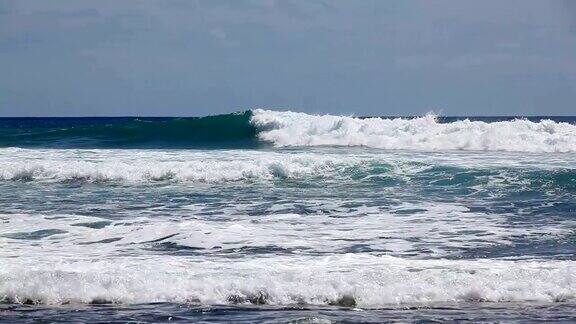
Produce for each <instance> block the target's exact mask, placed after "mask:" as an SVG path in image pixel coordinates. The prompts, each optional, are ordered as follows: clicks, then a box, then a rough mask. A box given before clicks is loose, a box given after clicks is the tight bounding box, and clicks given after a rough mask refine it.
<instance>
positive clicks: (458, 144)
mask: <svg viewBox="0 0 576 324" xmlns="http://www.w3.org/2000/svg"><path fill="white" fill-rule="evenodd" d="M251 122H252V124H253V125H255V126H256V128H257V129H258V130H259V133H258V138H260V139H261V140H264V141H269V142H272V143H274V144H275V145H276V146H364V147H372V148H380V149H393V150H419V151H445V150H466V151H508V152H576V125H573V124H570V123H566V122H555V121H552V120H541V121H539V122H533V121H529V120H525V119H515V120H508V121H497V122H484V121H470V120H469V119H464V120H456V121H452V122H447V123H442V122H439V120H438V118H437V117H436V116H435V115H431V114H429V115H426V116H424V117H419V118H413V119H406V118H395V119H385V118H353V117H343V116H332V115H324V116H314V115H308V114H304V113H295V112H289V111H288V112H277V111H268V110H255V111H254V116H253V117H252V119H251Z"/></svg>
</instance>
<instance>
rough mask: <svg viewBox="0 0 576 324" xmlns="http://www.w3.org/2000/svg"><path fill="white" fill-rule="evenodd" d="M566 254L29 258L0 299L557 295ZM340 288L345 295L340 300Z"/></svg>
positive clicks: (367, 304) (570, 279) (569, 266)
mask: <svg viewBox="0 0 576 324" xmlns="http://www.w3.org/2000/svg"><path fill="white" fill-rule="evenodd" d="M575 296H576V263H575V262H572V261H547V262H528V261H494V260H469V261H449V260H406V259H400V258H395V257H390V256H371V255H365V254H346V255H334V256H329V257H322V258H319V257H315V258H314V257H302V256H298V257H280V256H276V257H273V258H262V259H251V260H246V259H229V260H219V261H210V260H206V259H205V260H202V261H199V260H194V259H191V260H189V261H184V260H182V259H177V258H168V257H166V258H163V259H160V260H152V259H149V260H139V259H131V260H130V261H129V260H128V259H125V260H122V261H120V260H117V261H97V262H71V263H68V262H54V263H47V262H32V261H31V262H29V263H26V262H25V263H23V262H21V260H14V261H11V262H9V263H7V264H4V265H3V266H2V268H1V269H0V298H3V299H4V300H9V301H13V302H14V301H15V302H30V301H32V302H40V303H48V304H60V303H66V302H73V303H74V302H75V303H89V302H95V301H103V300H106V301H112V302H121V303H147V302H181V303H187V302H193V303H200V304H206V305H214V304H230V303H232V302H236V303H237V302H240V303H249V302H252V303H267V304H272V305H290V304H296V303H308V304H320V305H321V304H328V303H338V302H340V303H342V304H348V306H351V304H352V303H351V302H350V301H351V299H353V300H354V301H355V303H356V306H357V307H361V308H378V307H382V306H386V305H390V304H402V303H419V304H426V303H433V302H454V301H468V302H477V301H493V302H505V301H544V302H553V301H564V300H570V299H574V298H575ZM343 297H348V300H346V299H343Z"/></svg>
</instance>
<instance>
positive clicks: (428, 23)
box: [0, 0, 576, 116]
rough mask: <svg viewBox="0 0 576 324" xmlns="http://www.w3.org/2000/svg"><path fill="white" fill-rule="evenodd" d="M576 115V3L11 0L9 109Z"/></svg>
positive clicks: (1, 20) (5, 98) (2, 83)
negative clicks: (251, 110)
mask: <svg viewBox="0 0 576 324" xmlns="http://www.w3.org/2000/svg"><path fill="white" fill-rule="evenodd" d="M253 107H266V108H281V109H292V110H298V111H306V112H322V113H327V112H331V113H339V114H356V115H412V114H423V113H425V112H427V111H430V110H435V111H441V112H442V113H443V114H444V115H495V114H497V115H502V114H505V115H576V1H572V0H566V1H562V0H557V1H546V0H505V1H503V0H495V1H487V0H481V1H478V0H474V1H463V0H454V1H448V0H446V1H444V0H443V1H439V0H422V1H414V0H413V1H388V0H386V1H384V0H382V1H370V0H358V1H352V0H349V1H328V0H325V1H324V0H319V1H293V0H276V1H274V0H266V1H264V0H263V1H251V0H245V1H242V0H229V1H226V0H211V1H188V0H186V1H185V0H174V1H171V0H163V1H147V0H140V1H122V0H90V1H82V0H68V1H63V0H50V1H46V0H34V1H29V0H13V1H8V0H0V115H2V116H79V115H84V116H86V115H88V116H94V115H150V116H157V115H190V116H195V115H206V114H213V113H223V112H230V111H238V110H243V109H249V108H253Z"/></svg>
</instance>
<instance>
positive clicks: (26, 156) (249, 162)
mask: <svg viewBox="0 0 576 324" xmlns="http://www.w3.org/2000/svg"><path fill="white" fill-rule="evenodd" d="M507 154H511V155H512V156H503V155H502V153H492V154H488V153H485V154H473V153H469V152H466V153H463V152H450V153H426V154H424V153H419V152H399V151H395V152H384V151H377V152H370V151H354V152H342V151H341V150H337V149H333V150H331V151H330V150H323V151H318V152H298V151H281V150H280V151H250V150H232V151H202V150H189V151H188V150H179V151H163V150H82V149H70V150H55V149H54V150H51V149H33V150H32V149H10V148H9V149H0V180H4V181H6V180H12V181H43V182H67V181H73V182H75V181H78V182H100V183H102V182H110V181H112V182H127V183H142V182H144V183H149V182H203V183H222V182H238V181H240V182H254V181H270V180H276V179H309V178H323V179H338V180H343V179H350V178H351V177H352V176H353V173H354V172H360V173H362V172H363V173H364V174H365V175H366V176H375V175H380V174H377V173H378V172H383V170H387V171H386V172H388V173H387V174H386V176H390V177H398V178H399V179H405V177H406V176H410V175H413V174H416V173H418V172H422V171H425V170H426V169H427V168H430V167H432V166H443V165H444V166H451V167H461V168H476V169H478V168H479V169H493V168H515V169H519V170H523V169H527V168H530V169H551V170H552V169H573V168H575V166H576V155H572V154H559V155H558V154H556V155H554V154H550V155H549V156H541V155H537V154H532V155H529V154H526V153H524V154H523V155H519V154H518V153H507ZM375 166H376V169H378V170H379V171H376V173H374V172H373V170H372V169H371V168H373V167H375Z"/></svg>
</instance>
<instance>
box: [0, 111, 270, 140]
mask: <svg viewBox="0 0 576 324" xmlns="http://www.w3.org/2000/svg"><path fill="white" fill-rule="evenodd" d="M251 117H252V112H251V111H244V112H238V113H232V114H226V115H214V116H207V117H193V118H31V119H11V120H10V119H4V120H2V121H0V147H44V148H230V147H237V148H250V147H257V146H258V145H260V144H259V141H258V140H257V138H256V128H255V127H254V126H252V124H251V123H250V118H251Z"/></svg>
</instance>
